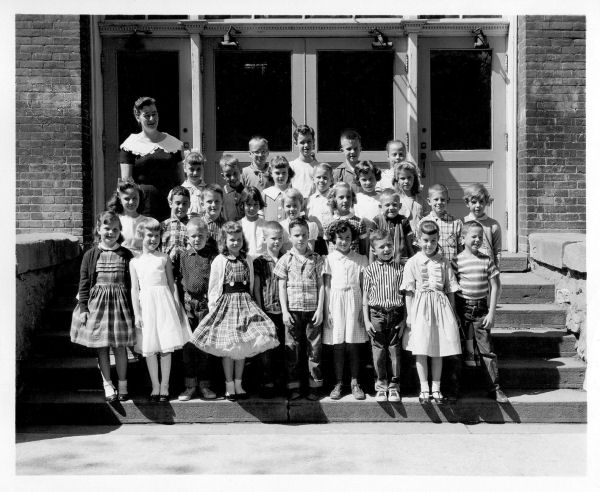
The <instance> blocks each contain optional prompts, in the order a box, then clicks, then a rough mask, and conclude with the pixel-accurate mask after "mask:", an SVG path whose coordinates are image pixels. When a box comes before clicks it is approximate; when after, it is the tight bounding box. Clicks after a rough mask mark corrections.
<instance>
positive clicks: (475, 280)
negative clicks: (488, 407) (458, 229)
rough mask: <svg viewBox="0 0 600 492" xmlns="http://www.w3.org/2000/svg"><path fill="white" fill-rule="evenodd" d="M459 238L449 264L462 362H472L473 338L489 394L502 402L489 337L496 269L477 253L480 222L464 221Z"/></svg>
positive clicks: (497, 283) (497, 282) (495, 299)
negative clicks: (459, 250)
mask: <svg viewBox="0 0 600 492" xmlns="http://www.w3.org/2000/svg"><path fill="white" fill-rule="evenodd" d="M462 237H463V241H464V245H465V249H464V251H463V252H462V253H460V254H459V255H458V256H457V257H456V260H455V262H454V265H453V266H454V268H455V270H456V277H457V280H458V284H459V285H460V291H459V292H457V295H456V312H457V314H458V316H459V318H460V322H461V325H462V329H463V332H464V334H465V345H466V349H467V350H466V357H467V359H466V361H470V362H472V363H470V364H468V365H471V366H474V365H475V359H474V347H473V338H474V339H475V343H476V344H477V350H478V351H479V356H480V357H481V360H482V362H483V364H482V367H483V369H484V373H485V376H486V382H487V383H488V392H489V395H490V397H491V398H492V399H494V400H496V401H497V402H500V403H506V402H507V401H508V398H507V397H506V395H505V394H504V392H503V391H502V390H501V389H500V385H499V384H498V360H497V359H498V358H497V357H496V354H495V353H494V348H493V345H492V337H491V329H492V327H493V326H494V318H495V315H496V304H497V302H498V293H499V291H500V272H499V271H498V268H497V267H496V265H495V264H494V261H493V260H492V259H491V258H490V257H489V256H487V255H484V254H483V253H481V252H480V248H481V245H482V244H483V227H482V226H481V224H479V223H478V222H476V221H469V222H467V223H466V224H465V225H464V227H463V229H462ZM488 295H489V307H488ZM455 370H456V371H458V373H459V374H460V364H456V365H455ZM455 378H456V381H455V384H456V386H457V388H456V395H455V396H458V381H459V380H460V378H459V375H455ZM453 399H454V398H453Z"/></svg>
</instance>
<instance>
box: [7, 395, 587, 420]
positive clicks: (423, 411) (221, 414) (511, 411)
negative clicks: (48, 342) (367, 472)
mask: <svg viewBox="0 0 600 492" xmlns="http://www.w3.org/2000/svg"><path fill="white" fill-rule="evenodd" d="M506 393H507V395H508V397H509V399H510V401H509V403H505V404H499V403H497V402H495V401H493V400H491V399H489V398H487V397H486V396H485V395H484V394H483V393H481V392H477V391H474V392H471V393H469V394H465V395H464V396H463V397H462V398H461V399H460V400H459V401H458V402H457V403H456V404H455V405H447V404H446V405H436V404H434V403H430V404H420V403H419V401H418V398H417V395H416V393H408V394H404V395H403V397H402V402H399V403H390V402H376V401H375V399H374V398H373V395H367V398H366V400H364V401H357V400H354V399H353V398H352V396H350V395H346V396H344V397H343V398H342V399H341V400H338V401H334V400H331V399H330V398H329V397H324V398H322V399H321V400H319V401H316V402H313V401H308V400H305V399H300V400H295V401H288V400H286V399H285V398H281V397H280V398H273V399H270V400H264V399H259V398H250V399H248V400H245V401H239V402H229V401H226V400H212V401H205V400H200V399H194V400H191V401H188V402H180V401H178V400H177V399H175V398H173V399H171V401H169V402H168V403H152V402H150V401H149V400H148V397H147V396H146V395H139V396H138V395H132V399H131V400H128V401H126V402H122V403H119V402H116V403H113V404H108V403H106V402H105V401H104V397H103V392H102V391H101V390H96V391H44V390H42V391H37V392H29V393H26V394H24V395H23V396H22V397H21V398H19V400H18V401H17V412H16V415H17V425H32V424H37V425H41V424H83V425H96V424H97V425H109V424H113V425H119V424H138V423H162V424H173V423H216V422H223V423H226V422H277V423H324V422H463V423H477V422H489V423H510V422H515V423H517V422H522V423H550V422H561V423H566V422H570V423H574V422H576V423H585V422H586V421H587V404H586V400H587V394H586V392H585V391H582V390H569V389H559V390H540V389H536V390H531V391H521V390H516V391H510V390H509V391H506Z"/></svg>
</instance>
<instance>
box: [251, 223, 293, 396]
mask: <svg viewBox="0 0 600 492" xmlns="http://www.w3.org/2000/svg"><path fill="white" fill-rule="evenodd" d="M283 232H284V231H283V227H282V226H281V224H280V223H279V222H276V221H274V220H273V221H269V222H266V223H265V224H264V226H263V228H262V234H263V240H264V242H265V247H266V252H265V253H262V254H261V255H259V256H258V257H257V258H255V260H254V262H253V264H254V297H255V299H256V303H257V304H258V306H259V307H260V308H261V309H262V310H263V311H264V312H265V313H266V314H267V316H268V317H269V318H271V321H273V323H274V324H275V328H276V329H277V338H278V339H279V341H280V342H283V341H284V340H285V327H284V325H283V316H282V314H281V304H280V302H279V280H278V278H277V277H276V276H275V275H274V270H275V265H276V264H277V261H278V260H279V258H281V256H282V255H283V252H282V251H281V247H282V245H283ZM283 347H284V344H283V343H281V345H279V346H278V347H276V348H274V349H271V350H267V351H266V352H263V353H262V354H261V359H262V364H263V380H262V385H261V390H260V396H261V397H262V398H272V397H273V396H274V391H275V380H276V379H277V376H283V372H284V371H283V367H284V364H283V361H284V357H283V352H284V350H283ZM274 362H275V364H276V367H277V370H275V371H274V370H273V364H274ZM280 368H281V369H282V370H279V369H280Z"/></svg>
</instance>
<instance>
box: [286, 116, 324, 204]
mask: <svg viewBox="0 0 600 492" xmlns="http://www.w3.org/2000/svg"><path fill="white" fill-rule="evenodd" d="M294 144H295V145H296V146H297V147H298V157H297V158H296V159H294V160H293V161H290V167H291V168H292V169H293V170H294V177H293V178H292V181H291V185H292V188H295V189H297V190H298V191H299V192H300V193H302V196H303V197H304V200H305V202H306V200H308V197H309V196H310V195H311V194H312V193H313V192H314V189H315V185H314V183H313V174H314V170H315V166H316V165H317V164H318V162H317V160H316V159H315V155H314V150H315V131H314V130H313V129H312V128H311V127H310V126H308V125H300V126H298V127H297V128H296V129H295V130H294Z"/></svg>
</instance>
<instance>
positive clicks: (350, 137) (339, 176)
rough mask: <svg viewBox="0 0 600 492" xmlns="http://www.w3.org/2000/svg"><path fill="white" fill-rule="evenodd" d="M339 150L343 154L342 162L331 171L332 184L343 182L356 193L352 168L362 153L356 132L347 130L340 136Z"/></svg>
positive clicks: (356, 187) (354, 175) (356, 186)
mask: <svg viewBox="0 0 600 492" xmlns="http://www.w3.org/2000/svg"><path fill="white" fill-rule="evenodd" d="M340 150H341V151H342V152H343V153H344V162H342V163H341V164H340V165H339V166H338V167H336V168H335V169H334V170H333V182H334V183H337V182H338V181H344V182H346V183H348V184H349V185H350V186H351V187H352V190H353V191H354V193H358V189H359V188H358V185H357V184H356V173H355V172H354V166H356V164H358V162H359V160H360V159H359V158H360V153H361V151H362V146H361V141H360V135H359V134H358V132H357V131H356V130H352V129H347V130H344V131H343V132H342V134H341V135H340Z"/></svg>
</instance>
